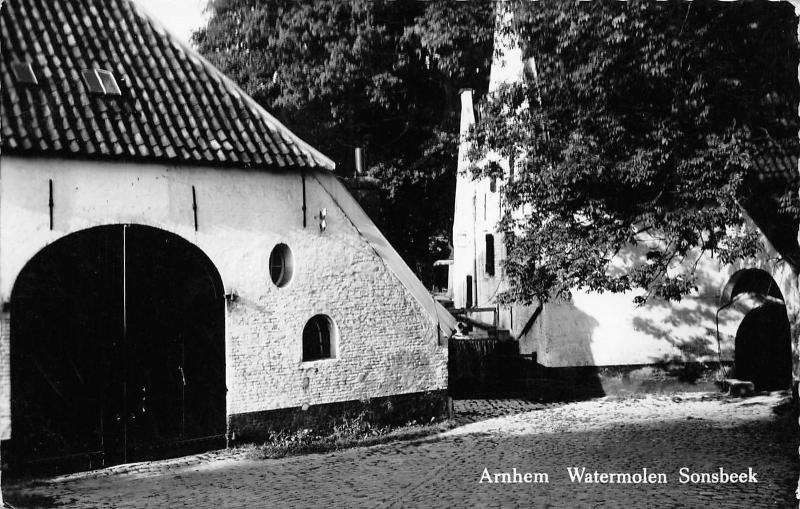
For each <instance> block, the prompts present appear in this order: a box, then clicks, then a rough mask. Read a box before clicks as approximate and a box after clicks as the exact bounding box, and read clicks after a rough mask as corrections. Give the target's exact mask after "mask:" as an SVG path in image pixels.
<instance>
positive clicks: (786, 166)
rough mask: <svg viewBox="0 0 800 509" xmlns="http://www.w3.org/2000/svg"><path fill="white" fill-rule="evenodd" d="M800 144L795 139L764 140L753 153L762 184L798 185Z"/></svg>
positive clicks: (799, 179) (754, 163) (799, 177)
mask: <svg viewBox="0 0 800 509" xmlns="http://www.w3.org/2000/svg"><path fill="white" fill-rule="evenodd" d="M798 156H800V143H798V141H797V140H795V139H785V140H780V141H776V140H771V139H768V140H764V141H762V142H761V143H760V144H759V147H758V149H757V150H756V151H755V152H754V153H753V165H754V166H755V169H756V173H757V176H758V179H759V180H760V181H762V182H773V183H786V184H795V185H796V184H797V183H798V182H799V181H800V172H798V166H797V165H798V163H797V161H798Z"/></svg>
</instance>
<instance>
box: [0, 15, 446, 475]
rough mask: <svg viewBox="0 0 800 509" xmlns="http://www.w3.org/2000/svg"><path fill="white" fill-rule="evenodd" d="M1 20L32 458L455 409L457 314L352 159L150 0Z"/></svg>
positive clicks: (14, 259)
mask: <svg viewBox="0 0 800 509" xmlns="http://www.w3.org/2000/svg"><path fill="white" fill-rule="evenodd" d="M0 32H1V34H2V41H0V42H1V43H2V60H1V61H0V77H1V79H2V91H1V92H2V119H1V121H2V126H1V127H0V128H1V129H2V155H1V156H0V302H2V314H0V438H2V439H3V440H4V442H3V459H4V460H8V461H9V462H10V463H11V464H12V468H13V466H14V465H16V466H19V467H20V468H25V467H26V466H34V467H35V466H36V465H37V464H38V463H41V462H49V461H54V462H56V463H59V464H61V465H65V466H66V467H68V468H92V467H96V466H101V465H108V464H112V463H115V462H121V461H133V460H138V459H142V458H153V457H163V456H166V455H170V454H177V453H180V452H181V451H186V450H188V449H197V448H207V447H213V446H219V445H222V446H224V445H225V443H230V442H232V441H240V440H244V439H251V438H257V437H259V436H262V435H263V434H264V433H265V432H266V430H268V429H270V428H272V427H279V426H296V425H299V424H302V425H308V424H309V423H313V422H314V421H315V420H316V421H319V420H326V419H328V420H329V417H331V416H341V415H343V414H344V413H346V412H348V411H357V412H368V413H369V415H370V416H373V417H375V418H381V419H392V418H397V419H405V418H408V417H410V416H412V415H416V416H423V415H424V416H427V418H430V416H431V415H440V414H441V413H442V412H443V411H445V407H446V404H445V399H446V388H447V338H448V337H449V336H450V335H451V333H452V331H453V325H454V322H453V320H452V318H451V317H450V316H449V315H448V314H447V313H446V312H444V311H443V309H442V308H441V307H440V306H438V304H436V303H435V302H434V301H433V300H432V299H431V297H430V296H429V294H428V292H427V291H426V290H425V288H424V287H423V285H422V284H421V283H420V282H419V281H418V280H417V278H416V277H415V276H414V274H413V273H412V272H411V270H410V269H409V268H408V267H407V266H406V264H405V263H404V262H403V261H402V259H401V258H400V257H399V255H398V254H397V253H396V252H395V251H394V249H392V247H391V246H390V245H389V244H388V242H387V241H386V239H385V238H384V237H383V236H382V235H381V233H380V232H379V231H378V230H377V229H376V227H375V226H374V224H373V223H372V222H371V221H370V220H369V218H368V217H367V216H366V214H365V213H364V212H363V210H362V209H361V208H360V207H359V205H358V204H357V203H356V201H355V200H354V199H353V198H352V196H351V195H350V194H349V193H348V191H347V190H346V189H345V188H344V187H343V185H342V184H341V183H340V182H339V181H338V180H337V178H336V177H335V176H334V175H333V173H332V170H333V167H334V165H333V163H332V162H331V160H330V159H328V158H327V157H325V156H324V155H323V154H321V153H320V152H318V151H317V150H315V149H314V148H313V147H311V146H310V145H308V144H307V143H305V142H304V141H302V140H301V139H299V138H298V137H297V136H296V135H294V134H293V133H292V132H291V131H289V130H288V129H287V128H286V127H285V126H284V125H282V124H281V123H280V122H279V121H277V120H276V119H275V118H274V117H273V116H271V115H270V114H269V113H268V112H266V111H265V110H264V109H263V108H261V107H260V106H259V105H258V104H256V103H255V101H254V100H253V99H251V98H250V97H248V96H247V95H246V94H245V93H244V92H243V91H242V90H241V89H239V88H238V87H237V86H236V85H235V84H234V83H232V82H231V81H230V80H229V79H228V78H227V77H225V76H224V75H223V74H222V73H221V72H220V71H218V70H217V69H215V68H214V67H213V66H212V65H210V64H209V63H208V62H207V61H205V60H204V59H203V58H202V57H200V56H199V55H198V54H197V53H195V52H194V51H193V50H192V49H191V48H189V47H188V46H186V45H185V44H183V43H182V42H180V41H179V40H178V39H176V38H174V37H172V36H171V35H170V34H169V33H167V32H166V31H165V30H164V29H163V28H162V27H161V26H160V25H159V24H158V23H157V22H156V21H154V20H153V19H152V18H151V17H149V16H148V15H147V14H146V13H144V12H142V11H141V10H140V8H139V7H138V6H137V5H136V4H135V3H133V2H132V1H131V0H75V1H69V2H49V1H48V2H31V1H24V0H12V1H8V2H5V4H4V5H3V8H2V15H1V16H0ZM404 414H405V415H404Z"/></svg>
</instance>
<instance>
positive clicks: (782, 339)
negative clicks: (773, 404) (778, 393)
mask: <svg viewBox="0 0 800 509" xmlns="http://www.w3.org/2000/svg"><path fill="white" fill-rule="evenodd" d="M745 294H747V295H751V296H753V297H754V298H755V299H756V302H757V305H756V306H755V307H753V308H752V309H751V310H750V311H748V313H747V314H746V315H745V317H744V319H743V320H742V322H741V323H740V324H739V328H738V329H737V331H736V340H735V351H734V376H735V377H736V378H738V379H741V380H748V381H751V382H753V384H754V385H755V388H756V390H779V389H789V388H790V387H791V383H792V346H791V331H790V326H789V318H788V315H787V313H786V305H785V304H784V300H783V294H782V293H781V291H780V289H779V288H778V284H777V283H776V282H775V280H774V279H773V278H772V276H771V275H770V274H769V273H768V272H766V271H764V270H761V269H744V270H740V271H738V272H737V273H735V274H734V275H733V276H732V277H731V279H730V280H729V281H728V284H727V285H725V288H724V289H723V292H722V298H721V300H722V304H723V306H728V305H730V304H732V303H733V302H734V301H735V300H736V298H737V297H738V296H742V295H745Z"/></svg>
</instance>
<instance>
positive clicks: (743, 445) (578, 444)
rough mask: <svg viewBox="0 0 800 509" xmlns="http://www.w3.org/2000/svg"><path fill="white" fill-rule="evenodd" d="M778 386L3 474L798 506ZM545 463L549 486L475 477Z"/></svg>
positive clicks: (44, 501)
mask: <svg viewBox="0 0 800 509" xmlns="http://www.w3.org/2000/svg"><path fill="white" fill-rule="evenodd" d="M781 398H782V395H778V394H773V395H770V396H757V397H753V398H748V399H743V400H742V399H730V398H725V397H721V396H717V395H710V394H707V395H703V394H683V395H676V396H647V397H644V398H639V399H623V400H614V399H598V400H592V401H585V402H579V403H570V404H562V405H550V406H546V407H543V406H541V405H536V404H532V403H526V402H524V401H518V400H493V401H475V400H472V401H459V402H456V410H457V411H458V412H459V414H460V417H459V418H460V419H461V420H462V422H464V424H463V425H461V426H459V427H457V428H455V429H453V430H451V431H448V432H446V433H444V434H441V435H438V436H436V437H432V438H430V439H424V440H418V441H411V442H400V443H391V444H386V445H380V446H374V447H368V448H357V449H351V450H347V451H341V452H337V453H332V454H321V455H308V456H302V457H293V458H284V459H279V460H252V459H247V458H246V457H245V455H243V454H241V453H238V454H237V453H230V452H227V453H218V454H207V455H200V456H196V457H189V458H182V459H179V460H167V461H163V462H153V463H143V464H137V465H126V466H122V467H116V468H110V469H106V470H102V471H97V472H92V473H82V474H75V475H71V476H66V477H61V478H52V479H44V480H37V481H33V482H27V483H17V484H11V485H9V484H8V483H4V492H5V493H6V495H7V497H8V498H9V499H10V500H11V501H12V502H14V503H15V506H16V507H36V506H37V505H38V506H59V505H61V506H63V507H75V508H85V507H86V508H88V507H114V508H125V507H158V508H181V507H190V508H193V509H200V508H240V507H241V508H251V507H326V508H338V507H346V508H350V507H369V508H372V507H426V508H429V507H534V508H537V509H539V508H598V507H603V508H615V507H620V508H622V507H625V508H639V507H642V508H643V507H656V508H660V507H664V508H675V507H687V508H697V507H705V506H709V507H712V506H713V507H718V508H729V507H730V508H756V507H780V508H789V507H796V506H797V504H796V503H795V502H794V489H795V486H796V482H797V477H798V460H797V453H796V451H797V445H798V437H799V436H800V433H798V432H797V431H796V429H797V428H796V423H795V421H794V417H792V416H791V415H790V414H788V413H787V412H785V411H784V412H781V411H780V409H781V408H784V409H785V405H784V406H783V407H780V406H779V403H780V402H781ZM514 467H516V468H517V469H518V470H519V471H521V472H543V473H547V474H548V477H549V483H547V484H544V483H540V484H489V483H482V484H481V483H479V482H478V481H479V479H480V477H481V473H482V472H483V469H484V468H487V469H488V470H489V471H490V472H491V473H494V472H502V471H510V470H511V469H512V468H514ZM568 467H585V468H586V469H587V470H588V471H594V470H598V471H600V472H631V473H636V472H641V471H642V468H645V467H646V468H647V469H648V471H650V472H665V473H666V474H667V476H668V481H669V483H668V484H579V483H572V482H570V477H569V475H568V473H567V468H568ZM682 467H687V468H688V469H689V470H690V471H694V472H714V471H717V470H718V469H719V468H720V467H722V468H724V469H725V470H726V471H729V472H739V471H747V469H748V468H752V469H753V471H754V472H756V474H757V478H758V484H681V483H680V482H679V476H678V470H679V469H680V468H682Z"/></svg>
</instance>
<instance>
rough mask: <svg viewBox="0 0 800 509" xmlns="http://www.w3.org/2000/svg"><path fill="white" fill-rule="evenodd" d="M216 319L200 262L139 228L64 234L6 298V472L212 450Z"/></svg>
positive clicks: (218, 357)
mask: <svg viewBox="0 0 800 509" xmlns="http://www.w3.org/2000/svg"><path fill="white" fill-rule="evenodd" d="M224 324H225V311H224V292H223V286H222V281H221V278H220V276H219V273H218V272H217V270H216V268H215V267H214V265H213V263H212V262H211V261H210V260H209V259H208V257H206V255H205V254H204V253H203V252H202V251H201V250H200V249H198V248H197V247H196V246H194V245H193V244H191V243H189V242H187V241H186V240H184V239H183V238H181V237H179V236H177V235H175V234H172V233H169V232H166V231H164V230H159V229H156V228H152V227H148V226H140V225H110V226H99V227H95V228H90V229H88V230H83V231H80V232H77V233H73V234H70V235H68V236H66V237H64V238H62V239H60V240H58V241H56V242H54V243H53V244H51V245H49V246H48V247H46V248H45V249H43V250H42V251H40V252H39V253H38V254H37V255H36V256H34V257H33V258H32V259H31V260H30V261H29V262H28V263H27V264H26V266H25V268H24V269H23V270H22V272H21V273H20V275H19V276H18V278H17V280H16V282H15V285H14V289H13V291H12V295H11V420H12V436H11V440H10V442H9V447H8V456H7V459H8V462H9V465H11V470H12V471H14V470H17V471H24V470H28V469H32V470H45V471H47V470H49V471H53V470H61V471H67V470H80V469H87V468H96V467H100V466H107V465H110V464H114V463H120V462H128V461H138V460H144V459H153V458H161V457H167V456H170V455H176V454H182V453H186V452H191V451H194V450H197V449H198V448H203V447H212V446H219V445H222V444H224V433H225V426H226V389H225V331H224V326H225V325H224Z"/></svg>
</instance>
